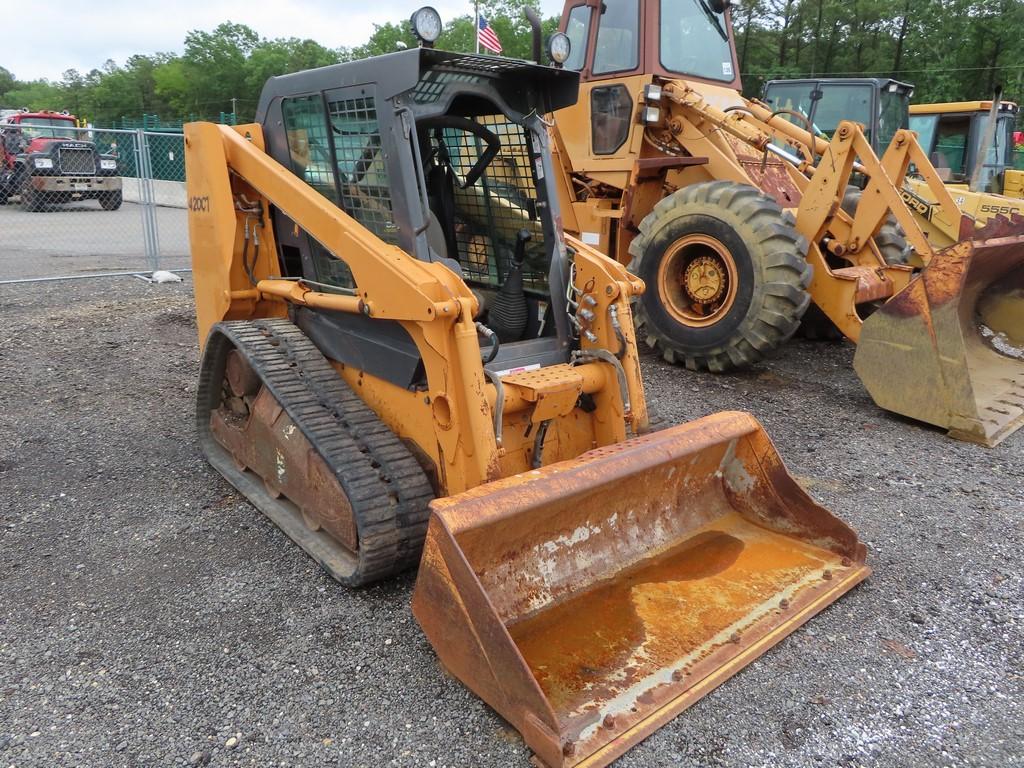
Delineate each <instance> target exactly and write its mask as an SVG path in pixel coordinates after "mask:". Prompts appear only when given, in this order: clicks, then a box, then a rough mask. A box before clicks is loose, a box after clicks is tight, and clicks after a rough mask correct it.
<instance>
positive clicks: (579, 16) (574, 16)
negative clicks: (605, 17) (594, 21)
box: [565, 5, 590, 72]
mask: <svg viewBox="0 0 1024 768" xmlns="http://www.w3.org/2000/svg"><path fill="white" fill-rule="evenodd" d="M565 34H566V35H568V37H569V43H570V45H571V48H570V49H569V58H568V59H566V61H565V68H566V69H571V70H573V71H574V72H579V71H580V70H581V69H583V62H584V61H585V60H586V58H587V38H588V37H590V8H588V7H587V6H585V5H577V6H575V7H574V8H573V9H572V10H570V11H569V20H568V21H567V22H566V23H565Z"/></svg>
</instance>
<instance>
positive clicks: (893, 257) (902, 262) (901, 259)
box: [842, 187, 913, 266]
mask: <svg viewBox="0 0 1024 768" xmlns="http://www.w3.org/2000/svg"><path fill="white" fill-rule="evenodd" d="M862 194H863V192H862V191H861V190H860V189H858V188H857V187H847V188H846V194H845V195H843V202H842V208H843V210H844V211H845V212H846V213H848V214H849V215H850V216H853V214H854V213H855V212H856V211H857V204H858V203H859V202H860V197H861V195H862ZM875 245H877V246H878V250H879V251H880V252H881V254H882V258H883V259H885V263H886V264H889V265H893V266H906V265H907V264H909V263H910V254H911V253H913V249H912V248H911V247H910V245H909V244H908V243H907V234H906V232H904V231H903V227H901V226H900V223H899V222H898V221H896V217H895V216H893V215H892V214H891V213H890V214H889V216H888V217H887V218H886V220H885V223H884V224H882V226H881V227H880V228H879V230H878V234H877V235H876V236H875Z"/></svg>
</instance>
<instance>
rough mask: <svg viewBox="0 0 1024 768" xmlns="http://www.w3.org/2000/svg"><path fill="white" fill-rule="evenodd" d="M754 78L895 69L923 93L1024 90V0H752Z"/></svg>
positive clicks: (937, 97)
mask: <svg viewBox="0 0 1024 768" xmlns="http://www.w3.org/2000/svg"><path fill="white" fill-rule="evenodd" d="M732 17H733V23H734V25H735V34H736V49H737V55H738V57H739V64H740V71H741V72H742V73H743V75H744V87H745V89H746V90H747V92H748V93H749V94H752V95H753V94H756V93H758V92H759V91H760V88H761V85H762V84H763V82H764V81H765V80H767V79H770V78H787V77H815V76H826V77H856V76H869V77H894V78H896V79H898V80H903V81H905V82H909V83H912V84H913V85H914V86H915V93H914V101H915V102H920V103H927V102H935V101H964V100H974V99H986V98H991V96H992V95H993V93H994V92H995V90H996V88H997V87H1002V88H1003V98H1005V99H1010V100H1014V101H1018V102H1020V101H1021V99H1022V98H1024V89H1022V74H1024V2H1022V0H743V2H742V4H741V5H739V6H737V7H734V8H733V13H732Z"/></svg>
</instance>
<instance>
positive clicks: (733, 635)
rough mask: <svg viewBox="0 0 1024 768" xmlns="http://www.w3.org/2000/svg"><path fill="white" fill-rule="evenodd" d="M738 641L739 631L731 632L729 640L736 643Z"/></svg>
mask: <svg viewBox="0 0 1024 768" xmlns="http://www.w3.org/2000/svg"><path fill="white" fill-rule="evenodd" d="M739 641H740V633H739V632H733V633H732V635H730V636H729V642H730V643H738V642H739Z"/></svg>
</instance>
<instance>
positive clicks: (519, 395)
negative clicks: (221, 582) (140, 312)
mask: <svg viewBox="0 0 1024 768" xmlns="http://www.w3.org/2000/svg"><path fill="white" fill-rule="evenodd" d="M423 14H428V15H427V17H426V19H425V20H424V17H423ZM430 14H433V11H431V10H430V9H424V10H423V11H421V12H418V14H417V16H415V17H414V19H416V20H418V21H417V24H416V27H417V29H421V28H422V30H424V31H422V32H421V34H422V36H423V37H424V38H427V37H429V31H430V29H432V28H435V29H436V28H439V21H437V20H436V16H430ZM433 21H437V23H436V24H432V23H428V22H433ZM577 89H578V77H577V75H576V73H573V72H569V71H567V70H558V69H553V68H549V67H541V66H537V65H534V64H530V63H527V62H522V61H515V60H508V59H494V58H488V57H481V56H473V55H465V54H455V53H446V52H443V51H439V50H433V49H431V48H428V47H421V48H419V49H416V50H408V51H403V52H398V53H394V54H390V55H387V56H382V57H378V58H374V59H370V60H365V61H358V62H352V63H346V64H340V65H336V66H331V67H326V68H323V69H317V70H312V71H308V72H301V73H297V74H292V75H286V76H283V77H276V78H272V79H271V80H270V81H269V82H268V83H267V85H266V86H265V88H264V91H263V94H262V97H261V100H260V105H259V109H258V112H257V118H256V122H255V123H253V124H251V125H242V126H237V127H227V126H219V125H213V124H208V123H192V124H190V125H188V126H186V129H185V142H186V168H187V185H188V195H189V198H190V200H191V201H192V203H193V204H192V205H191V206H190V210H189V233H190V238H191V244H192V254H193V268H194V279H195V295H196V311H197V317H198V325H199V333H200V345H201V347H202V348H203V356H202V365H201V373H200V381H199V387H198V405H197V426H198V431H199V437H200V443H201V446H202V449H203V451H204V453H205V455H206V457H207V458H208V460H209V461H210V463H211V464H212V465H213V466H214V467H215V468H216V469H217V470H218V471H219V472H220V473H221V474H223V475H224V477H225V478H227V480H228V481H229V482H231V483H232V484H233V485H235V486H236V487H237V488H239V489H240V490H241V491H242V492H243V493H244V494H245V495H246V497H247V498H248V499H249V500H250V501H251V502H252V503H253V504H254V505H255V506H256V507H258V508H259V509H260V510H261V511H262V512H264V513H265V514H266V515H267V516H269V517H270V518H271V519H272V520H273V521H274V522H275V523H276V524H277V525H278V526H280V528H281V529H282V530H284V531H285V533H287V535H288V536H289V537H291V538H292V539H293V540H294V541H295V542H296V543H297V544H299V545H300V546H301V547H302V548H303V549H304V550H305V551H306V552H308V553H309V554H310V555H311V556H312V557H314V558H315V559H316V560H317V561H318V562H319V563H320V564H321V565H322V566H323V567H324V568H325V569H326V570H327V571H328V572H329V573H330V574H331V575H332V576H334V577H335V578H336V579H338V580H339V581H341V582H342V583H344V584H347V585H352V586H358V585H362V584H366V583H369V582H372V581H374V580H378V579H383V578H386V577H388V576H390V575H392V574H394V573H396V572H398V571H400V570H402V569H405V568H409V567H413V566H414V565H416V563H417V562H419V563H420V566H419V576H418V579H417V583H416V589H415V594H414V597H413V612H414V613H415V615H416V618H417V619H418V621H419V623H420V625H421V626H422V628H423V631H424V632H425V633H426V635H427V637H428V638H429V640H430V642H431V644H432V645H433V647H434V648H435V649H436V651H437V653H438V655H439V657H440V658H441V661H442V662H443V663H444V665H445V666H446V667H447V668H448V669H449V670H451V672H452V673H453V674H455V675H456V676H457V677H458V678H459V679H460V680H462V681H463V682H464V683H465V684H466V685H467V686H468V687H470V688H471V689H472V690H473V691H475V692H476V693H477V694H479V695H480V696H481V697H482V698H483V699H484V700H485V701H487V702H488V703H489V704H490V705H491V706H492V707H493V708H494V709H495V710H497V712H499V713H500V714H501V715H502V716H503V717H504V718H505V719H506V720H508V721H509V722H510V723H511V724H513V725H514V726H515V727H516V728H517V729H518V730H519V731H520V732H521V733H522V735H523V738H524V739H525V740H526V742H527V744H528V745H529V746H530V748H531V749H532V750H533V751H534V752H535V753H536V756H537V761H538V763H539V764H541V765H545V766H550V767H551V768H555V767H556V766H557V767H559V768H568V767H569V766H583V765H586V766H603V765H607V764H608V763H610V762H611V761H612V760H614V759H615V758H616V757H617V756H618V755H620V754H622V753H623V752H624V751H625V750H627V749H628V748H629V747H630V746H631V745H633V744H635V743H636V742H638V741H639V740H641V739H643V738H644V737H645V736H646V735H647V734H649V733H650V732H652V731H653V730H655V729H656V728H658V727H660V726H661V725H663V724H664V723H665V722H667V721H668V720H669V719H670V718H671V717H673V716H674V715H675V714H677V713H678V712H679V711H681V710H682V709H684V708H685V707H687V706H689V705H690V704H691V703H692V702H693V701H695V700H696V699H697V698H699V697H701V696H703V695H704V694H706V693H707V692H709V691H710V690H711V689H712V688H713V687H715V686H716V685H718V684H719V683H721V682H722V681H723V680H725V679H726V678H728V677H729V676H730V675H732V674H734V673H735V672H737V671H738V670H739V669H741V668H742V667H743V666H744V665H746V664H748V663H750V662H751V661H753V660H754V659H755V658H757V657H758V656H759V655H760V654H761V653H763V652H764V651H766V650H767V649H768V648H770V647H772V646H773V645H774V644H775V643H777V642H779V641H780V640H781V639H782V638H783V637H785V636H786V635H787V634H789V633H790V632H792V631H793V630H794V629H796V628H797V627H798V626H799V625H800V624H802V623H803V622H804V621H806V620H807V619H809V618H810V617H811V616H813V615H814V614H815V613H817V612H818V611H820V610H822V609H823V608H825V607H826V606H827V605H828V604H830V603H831V602H833V601H835V600H837V599H838V598H839V597H840V596H841V595H842V594H843V593H844V592H846V591H847V590H849V589H850V588H851V587H853V586H854V585H855V584H857V583H858V582H860V581H861V580H862V579H864V578H865V577H866V576H867V575H868V573H869V569H868V567H867V566H866V565H865V564H864V559H865V548H864V546H863V545H862V544H861V543H860V542H859V541H858V539H857V536H856V534H855V533H854V531H852V530H851V529H850V528H849V527H847V526H846V525H845V524H843V523H842V522H840V521H839V520H837V519H836V518H835V517H833V516H832V515H831V514H830V513H829V512H828V511H826V510H825V509H823V508H822V507H820V506H819V505H817V504H816V503H815V502H814V501H813V500H812V499H811V498H809V497H808V495H807V494H806V493H804V491H803V490H802V489H801V488H800V487H799V486H798V485H797V484H796V483H795V482H794V480H793V478H792V477H791V476H790V475H789V473H788V472H787V471H786V469H785V467H784V466H783V463H782V460H781V459H780V458H779V455H778V453H777V452H776V450H775V448H774V447H773V446H772V444H771V442H770V441H769V439H768V437H767V436H766V435H765V432H764V430H763V429H762V428H761V426H760V425H759V424H758V423H757V422H756V421H755V420H754V419H753V418H752V417H751V416H749V415H747V414H743V413H719V414H715V415H712V416H709V417H707V418H704V419H701V420H699V421H695V422H692V423H688V424H683V425H679V426H675V427H672V428H669V429H665V430H662V431H658V432H652V433H649V434H644V433H645V432H646V431H647V426H648V417H647V409H646V405H645V400H644V389H643V385H642V382H641V378H640V367H639V363H638V359H637V348H636V340H635V337H634V333H633V325H632V319H631V310H630V301H631V300H632V298H633V297H634V296H637V295H639V294H640V293H641V292H642V291H643V288H644V286H643V284H642V282H641V281H639V280H638V279H637V278H636V277H634V276H633V275H631V274H629V273H628V272H627V271H626V270H625V268H623V267H622V266H621V265H619V264H618V263H616V262H615V261H613V260H610V259H608V258H606V257H604V256H603V255H601V254H600V253H598V252H597V251H595V250H593V249H592V248H591V247H589V246H587V245H585V244H583V243H581V242H580V241H578V240H576V239H574V238H571V237H565V236H564V235H563V232H562V230H561V225H560V221H561V220H560V215H559V203H558V196H557V193H556V191H555V188H554V186H553V180H554V178H555V174H554V168H553V166H552V157H551V153H550V150H549V144H548V132H547V126H546V122H545V120H544V118H543V115H544V114H545V113H547V112H549V111H551V110H554V109H559V108H563V107H566V106H568V105H569V104H571V103H572V102H573V101H574V100H575V99H576V96H577ZM524 159H525V162H524ZM631 435H636V436H631ZM421 552H422V559H421Z"/></svg>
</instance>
